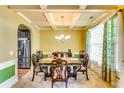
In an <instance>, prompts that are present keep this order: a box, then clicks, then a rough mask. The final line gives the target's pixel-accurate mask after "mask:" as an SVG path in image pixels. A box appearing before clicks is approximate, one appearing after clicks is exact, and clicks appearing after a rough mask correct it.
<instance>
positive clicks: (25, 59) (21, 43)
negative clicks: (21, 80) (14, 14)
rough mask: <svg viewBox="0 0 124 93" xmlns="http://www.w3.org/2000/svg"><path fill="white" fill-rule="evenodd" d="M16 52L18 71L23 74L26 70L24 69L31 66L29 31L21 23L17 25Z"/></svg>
mask: <svg viewBox="0 0 124 93" xmlns="http://www.w3.org/2000/svg"><path fill="white" fill-rule="evenodd" d="M17 54H18V69H19V73H20V74H25V73H26V72H27V71H28V70H24V69H30V67H31V32H30V29H29V28H28V27H27V26H25V25H23V24H20V25H19V27H18V53H17ZM20 74H19V75H20ZM21 76H22V75H21Z"/></svg>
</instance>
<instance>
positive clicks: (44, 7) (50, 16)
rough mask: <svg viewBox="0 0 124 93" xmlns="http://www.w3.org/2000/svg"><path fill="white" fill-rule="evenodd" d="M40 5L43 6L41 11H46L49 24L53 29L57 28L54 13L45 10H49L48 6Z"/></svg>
mask: <svg viewBox="0 0 124 93" xmlns="http://www.w3.org/2000/svg"><path fill="white" fill-rule="evenodd" d="M40 7H41V11H43V13H44V15H45V17H46V19H47V21H48V23H49V25H50V26H51V28H52V30H55V29H56V27H55V23H54V19H53V17H52V15H51V14H49V13H46V12H44V11H45V10H47V6H46V5H44V6H43V5H40Z"/></svg>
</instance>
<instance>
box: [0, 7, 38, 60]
mask: <svg viewBox="0 0 124 93" xmlns="http://www.w3.org/2000/svg"><path fill="white" fill-rule="evenodd" d="M19 24H25V25H26V26H27V27H29V28H30V29H31V35H32V42H31V43H32V46H31V47H32V49H31V50H32V52H35V51H37V50H39V49H40V31H38V30H37V29H36V28H35V27H33V26H32V25H30V24H29V23H28V22H27V21H25V20H24V19H23V18H22V17H20V16H19V15H17V14H16V13H14V12H13V11H11V10H9V9H8V8H6V7H5V6H0V62H5V61H9V60H12V59H17V31H18V26H19ZM10 51H13V55H12V56H10Z"/></svg>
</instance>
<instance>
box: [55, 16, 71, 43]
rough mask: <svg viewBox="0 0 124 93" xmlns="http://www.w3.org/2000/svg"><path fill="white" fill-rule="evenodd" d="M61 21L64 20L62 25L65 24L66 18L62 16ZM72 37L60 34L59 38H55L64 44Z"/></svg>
mask: <svg viewBox="0 0 124 93" xmlns="http://www.w3.org/2000/svg"><path fill="white" fill-rule="evenodd" d="M61 19H62V24H63V19H64V16H61ZM70 37H71V36H70V35H64V34H63V33H62V34H59V35H57V36H55V39H57V40H59V41H61V42H64V41H65V40H67V39H69V38H70Z"/></svg>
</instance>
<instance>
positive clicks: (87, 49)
mask: <svg viewBox="0 0 124 93" xmlns="http://www.w3.org/2000/svg"><path fill="white" fill-rule="evenodd" d="M90 37H91V33H90V31H87V32H86V51H87V53H88V54H90Z"/></svg>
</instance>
